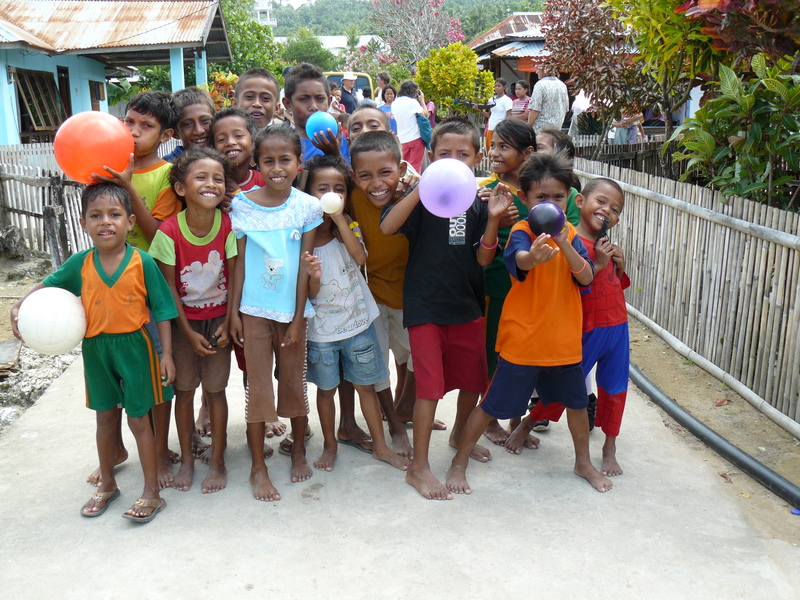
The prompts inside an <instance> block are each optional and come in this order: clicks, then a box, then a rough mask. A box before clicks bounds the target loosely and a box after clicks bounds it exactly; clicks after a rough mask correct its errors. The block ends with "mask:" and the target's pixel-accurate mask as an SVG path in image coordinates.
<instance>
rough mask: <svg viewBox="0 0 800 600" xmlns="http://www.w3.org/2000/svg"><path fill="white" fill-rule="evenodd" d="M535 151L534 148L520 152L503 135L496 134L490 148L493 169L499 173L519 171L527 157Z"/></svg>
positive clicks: (505, 173)
mask: <svg viewBox="0 0 800 600" xmlns="http://www.w3.org/2000/svg"><path fill="white" fill-rule="evenodd" d="M531 153H533V148H530V149H529V150H526V151H525V152H520V151H519V150H517V149H516V148H515V147H514V146H513V145H511V144H510V143H509V142H508V140H506V139H505V138H504V137H503V136H501V135H498V134H495V135H494V136H493V137H492V145H491V148H490V149H489V158H490V160H491V161H492V171H494V172H495V173H497V174H498V175H508V174H511V173H517V172H518V171H519V168H520V166H521V165H522V163H524V162H525V159H526V158H528V156H530V155H531Z"/></svg>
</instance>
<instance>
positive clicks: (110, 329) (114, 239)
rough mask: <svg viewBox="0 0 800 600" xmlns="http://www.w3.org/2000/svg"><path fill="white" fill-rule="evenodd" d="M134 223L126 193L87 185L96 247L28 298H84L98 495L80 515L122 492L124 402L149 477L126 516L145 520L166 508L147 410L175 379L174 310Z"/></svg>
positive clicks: (84, 206) (84, 200) (84, 203)
mask: <svg viewBox="0 0 800 600" xmlns="http://www.w3.org/2000/svg"><path fill="white" fill-rule="evenodd" d="M134 219H135V217H134V216H133V214H132V211H131V203H130V196H129V195H128V193H127V192H126V191H125V190H124V189H123V188H121V187H119V186H117V185H114V184H109V183H100V184H95V185H90V186H88V187H87V188H86V189H85V190H84V191H83V194H82V196H81V226H82V227H83V228H84V230H85V231H86V232H87V233H88V234H89V237H90V238H91V239H92V242H93V243H94V247H93V248H91V249H89V250H84V251H82V252H78V253H77V254H73V255H72V256H71V257H70V258H69V259H68V260H67V261H66V262H65V263H64V264H63V265H62V266H61V268H60V269H59V270H58V271H56V272H55V273H53V274H52V275H50V276H49V277H47V278H46V279H45V280H44V282H43V283H40V284H39V285H37V286H35V287H34V288H33V290H31V292H29V293H28V294H26V296H25V298H27V297H28V296H29V295H30V294H31V293H33V292H34V291H36V290H38V289H40V288H42V287H60V288H63V289H65V290H68V291H70V292H72V293H73V294H75V295H77V296H80V297H81V301H82V303H83V307H84V309H86V321H87V323H86V324H87V328H86V337H85V338H84V340H83V368H84V375H85V380H86V398H87V406H88V407H89V408H91V409H92V410H94V411H96V413H97V453H98V455H99V457H100V481H99V485H98V489H97V492H96V493H95V494H94V495H93V496H92V497H91V498H90V499H89V501H88V502H87V503H86V504H84V505H83V507H82V508H81V515H83V516H84V517H98V516H100V515H102V514H103V513H104V512H105V511H106V509H107V508H108V506H109V504H110V503H111V502H113V501H114V500H116V499H117V498H118V497H119V495H120V491H119V488H118V487H117V482H116V480H115V478H114V465H115V463H116V459H117V452H118V447H117V440H116V437H117V435H118V431H119V427H120V426H121V413H120V411H119V410H118V408H117V406H118V405H122V406H123V407H124V408H125V412H126V413H127V415H128V425H129V427H130V429H131V432H132V433H133V436H134V438H136V446H137V448H138V449H139V460H140V461H141V464H142V471H143V473H144V490H143V491H142V494H141V496H140V497H139V499H138V500H137V501H136V502H135V503H134V504H133V506H131V508H130V509H128V511H127V512H125V513H124V514H123V515H122V516H123V517H125V518H128V519H130V520H132V521H134V522H137V523H147V522H149V521H152V520H153V519H154V518H155V516H156V515H157V514H158V513H159V512H160V511H162V510H163V509H164V507H166V505H167V503H166V502H165V501H164V500H163V499H161V497H160V496H159V487H160V486H159V483H158V476H157V472H156V452H155V440H154V438H153V430H152V429H151V427H150V418H149V414H148V413H149V412H150V409H151V408H152V407H153V406H154V405H156V404H159V403H161V402H163V395H162V384H161V382H162V380H163V382H164V383H163V385H167V384H169V383H170V382H171V381H172V379H173V377H174V375H175V367H174V365H173V363H172V348H171V339H170V334H171V332H170V325H169V320H170V319H173V318H175V317H176V316H177V312H176V310H175V304H174V302H173V300H172V295H171V294H170V292H169V288H168V287H167V284H166V282H165V281H164V278H163V277H162V275H161V273H160V272H159V270H158V267H157V266H156V264H155V262H154V261H153V259H152V258H150V256H148V255H147V254H146V253H145V252H142V251H141V250H138V249H135V248H133V247H132V246H130V245H129V244H126V243H125V236H126V234H127V233H129V232H130V230H131V229H132V227H133V222H134ZM25 298H23V299H22V300H20V301H19V302H17V304H15V305H14V307H13V308H12V309H11V326H12V328H13V331H14V335H15V336H16V337H17V338H19V339H22V338H21V337H20V333H19V329H18V328H17V319H18V317H19V308H20V306H22V304H23V303H24V302H25ZM148 306H150V307H151V309H152V314H153V318H154V319H155V320H156V321H157V322H158V330H159V332H160V334H161V346H162V350H163V358H162V360H161V362H160V363H159V358H158V354H157V352H156V350H155V346H154V344H153V341H152V339H151V338H150V336H149V334H148V333H147V330H146V329H145V328H144V324H145V323H146V322H147V321H148V320H149V318H150V316H149V313H148ZM23 341H24V340H23Z"/></svg>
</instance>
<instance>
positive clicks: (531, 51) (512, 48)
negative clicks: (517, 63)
mask: <svg viewBox="0 0 800 600" xmlns="http://www.w3.org/2000/svg"><path fill="white" fill-rule="evenodd" d="M492 54H494V55H495V56H508V57H513V58H521V57H523V56H544V55H545V54H550V53H549V52H544V42H542V41H535V42H523V41H519V42H510V43H508V44H506V45H505V46H500V47H499V48H495V49H494V50H492Z"/></svg>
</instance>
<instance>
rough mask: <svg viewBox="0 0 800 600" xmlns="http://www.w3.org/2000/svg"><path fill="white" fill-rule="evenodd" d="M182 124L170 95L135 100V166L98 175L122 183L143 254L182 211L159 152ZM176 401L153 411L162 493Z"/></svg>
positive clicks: (133, 238)
mask: <svg viewBox="0 0 800 600" xmlns="http://www.w3.org/2000/svg"><path fill="white" fill-rule="evenodd" d="M177 119H178V114H177V111H176V110H175V106H174V105H173V103H172V96H171V95H170V94H168V93H167V92H158V91H155V92H142V93H140V94H136V95H135V96H134V97H133V98H131V100H130V102H128V105H127V107H126V112H125V119H124V121H123V122H124V123H125V125H126V126H127V127H128V129H130V132H131V134H132V135H133V145H134V149H133V164H132V166H129V167H128V169H126V171H125V172H123V173H118V172H116V171H113V170H112V169H108V168H106V170H107V171H108V172H109V173H110V174H111V177H108V176H106V175H103V174H95V179H96V180H98V181H105V182H111V183H117V184H119V185H121V186H122V187H123V188H125V190H126V191H127V192H128V194H129V195H130V197H131V209H132V211H133V216H134V217H135V223H134V225H133V230H132V231H131V232H130V233H129V234H128V243H129V244H131V245H132V246H134V247H135V248H138V249H140V250H142V251H144V252H147V251H148V250H149V249H150V242H151V240H152V239H153V236H155V234H156V231H158V227H159V226H160V225H161V222H162V221H163V220H164V219H167V218H169V217H171V216H172V215H175V214H177V213H178V212H180V210H181V203H180V200H178V197H177V196H176V195H175V192H174V191H173V190H172V185H171V183H170V181H169V173H170V170H171V169H172V165H171V164H170V163H168V162H166V161H165V160H164V159H162V158H159V156H158V148H159V146H160V145H161V144H163V143H164V142H166V141H167V140H168V139H170V138H171V137H172V135H173V133H174V131H175V130H174V127H175V123H176V121H177ZM147 327H148V332H149V333H150V337H152V338H153V342H154V343H155V345H156V350H158V351H159V352H160V349H161V345H160V341H159V332H158V330H157V329H156V328H155V327H154V326H153V322H152V320H151V321H150V322H149V323H148V325H147ZM172 395H173V392H172V388H171V387H170V388H167V390H165V392H164V400H165V401H164V403H162V404H157V405H156V406H155V407H154V409H153V421H154V425H155V431H156V451H157V453H158V481H159V484H160V485H161V487H168V486H169V485H170V484H171V483H172V479H173V474H172V462H173V461H175V460H177V455H175V453H173V452H171V451H170V450H169V448H168V446H167V440H168V436H169V420H170V411H171V410H172V405H171V401H172ZM118 445H119V453H118V459H117V460H118V461H119V462H122V461H124V460H125V458H126V457H127V451H126V450H125V447H124V446H123V443H122V432H121V431H120V433H119V438H118ZM99 476H100V474H99V472H98V471H95V472H93V473H92V474H91V475H89V477H88V478H87V481H89V482H90V483H92V484H93V485H97V481H98V480H99Z"/></svg>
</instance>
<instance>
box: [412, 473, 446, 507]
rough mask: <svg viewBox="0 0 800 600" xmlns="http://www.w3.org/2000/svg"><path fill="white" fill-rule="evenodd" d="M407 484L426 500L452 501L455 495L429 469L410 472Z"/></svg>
mask: <svg viewBox="0 0 800 600" xmlns="http://www.w3.org/2000/svg"><path fill="white" fill-rule="evenodd" d="M406 483H408V484H409V485H411V486H413V487H414V488H415V489H416V490H417V491H418V492H419V493H420V494H422V496H423V497H424V498H428V499H429V500H452V499H453V495H452V494H451V493H450V492H449V491H447V488H446V487H445V486H444V484H442V482H441V481H439V480H438V479H436V477H434V476H433V473H431V472H430V470H429V469H424V470H422V471H412V470H411V469H409V470H408V472H407V473H406Z"/></svg>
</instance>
